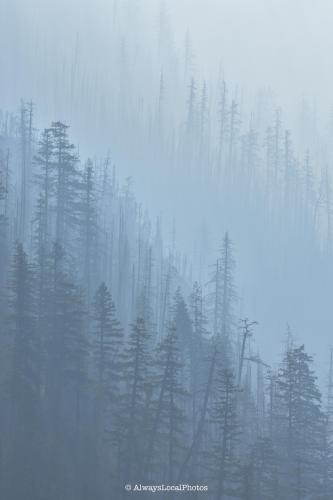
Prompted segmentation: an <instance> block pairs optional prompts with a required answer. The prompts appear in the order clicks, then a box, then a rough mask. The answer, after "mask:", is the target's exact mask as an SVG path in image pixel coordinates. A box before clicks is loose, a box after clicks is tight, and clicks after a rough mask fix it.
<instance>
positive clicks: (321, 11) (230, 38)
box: [145, 0, 333, 106]
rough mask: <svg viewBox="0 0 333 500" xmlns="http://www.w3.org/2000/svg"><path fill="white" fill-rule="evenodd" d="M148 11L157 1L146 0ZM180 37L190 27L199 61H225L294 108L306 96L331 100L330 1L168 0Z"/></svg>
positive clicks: (208, 65) (235, 75) (231, 72)
mask: <svg viewBox="0 0 333 500" xmlns="http://www.w3.org/2000/svg"><path fill="white" fill-rule="evenodd" d="M145 3H146V4H147V8H149V7H152V5H153V4H155V3H156V2H154V0H146V2H145ZM165 3H166V5H167V6H168V7H169V11H170V15H171V17H172V19H173V23H174V26H175V29H176V33H177V37H179V38H180V37H181V36H183V29H184V26H187V27H188V28H189V31H190V33H191V39H192V43H193V46H194V48H195V52H196V53H197V62H198V65H200V67H203V68H205V70H206V71H207V72H209V71H211V70H212V69H213V68H214V67H216V66H217V65H218V63H219V62H221V63H222V65H223V67H224V68H225V71H226V75H227V78H230V79H231V80H233V81H237V82H239V83H240V84H241V85H243V86H245V87H247V88H248V87H250V88H253V87H259V86H270V87H271V88H272V89H274V90H275V91H276V92H277V94H278V95H279V96H280V97H281V100H282V102H283V103H286V105H288V106H290V105H292V103H293V101H294V100H295V99H299V98H300V96H302V95H303V94H304V95H305V96H306V97H307V98H309V99H310V100H312V99H314V98H316V99H317V100H318V104H319V103H323V102H324V101H326V100H327V101H328V102H330V103H331V102H332V88H333V67H332V49H333V31H332V20H333V4H332V2H331V1H330V0H318V1H315V0H292V1H290V0H167V1H166V2H165Z"/></svg>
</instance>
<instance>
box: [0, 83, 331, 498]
mask: <svg viewBox="0 0 333 500" xmlns="http://www.w3.org/2000/svg"><path fill="white" fill-rule="evenodd" d="M192 91H193V87H192ZM189 103H190V104H189V113H190V112H191V101H189ZM232 109H234V110H236V108H235V105H234V107H232V108H231V111H232ZM34 112H35V107H34V105H33V104H32V103H25V102H22V103H21V107H20V113H19V114H4V113H3V114H2V120H1V135H0V186H1V187H0V197H1V198H0V199H1V219H0V220H1V246H0V249H1V258H0V264H1V268H0V270H1V273H0V280H1V283H0V286H1V324H0V327H1V332H0V334H1V336H0V341H1V364H0V380H1V385H0V397H1V413H0V428H1V436H0V443H1V447H0V449H1V456H0V491H1V498H4V499H6V500H20V499H22V498H26V499H27V500H44V499H46V498H47V499H48V500H53V499H54V500H59V499H62V500H72V499H86V500H88V499H89V500H90V499H92V498H94V499H96V500H99V499H100V500H104V499H105V500H106V499H110V498H111V499H115V500H119V499H122V498H129V497H131V496H132V495H134V496H135V495H136V493H135V492H128V491H126V489H125V488H124V486H125V485H126V484H131V485H132V488H134V486H135V484H141V485H162V484H165V485H176V484H188V485H193V486H194V485H201V486H207V487H208V492H194V491H193V492H192V493H188V494H189V495H190V498H211V499H217V500H220V499H229V498H239V499H244V500H245V499H246V500H249V499H252V500H260V499H262V500H269V499H274V500H278V499H281V500H287V499H290V500H292V499H305V498H309V499H313V500H319V499H322V500H329V499H331V498H332V489H333V440H332V418H333V406H332V403H333V399H332V397H333V393H332V388H333V363H332V357H331V369H330V373H329V374H328V378H329V385H328V391H326V389H325V392H324V394H321V391H320V389H319V386H318V383H317V379H316V375H315V373H314V370H313V359H312V357H311V356H310V355H309V354H308V353H307V351H306V349H305V347H304V345H303V344H302V342H296V341H295V340H294V339H293V336H292V333H291V332H290V331H289V332H287V336H286V340H285V343H284V344H283V346H282V347H281V351H282V354H281V355H280V360H279V363H278V366H277V367H275V366H270V365H269V364H268V363H266V362H265V360H263V359H262V358H261V356H260V353H259V351H258V344H255V343H254V338H255V336H256V328H257V320H258V321H260V318H247V317H242V316H240V315H239V307H238V303H239V291H238V287H237V280H236V267H237V262H236V252H237V247H236V246H235V243H234V242H233V238H232V234H230V233H228V232H225V233H224V234H220V235H219V239H220V246H219V248H217V251H216V259H215V261H213V262H211V265H210V266H209V269H208V271H207V272H208V274H209V276H210V278H209V282H208V283H207V282H203V283H198V282H192V280H191V266H190V264H189V263H188V262H187V260H186V259H185V257H182V256H181V255H180V253H179V252H178V251H177V246H176V243H175V241H174V242H173V244H172V245H165V244H164V243H163V235H162V227H161V222H160V220H156V221H151V220H150V218H149V215H148V214H147V213H146V211H145V209H144V207H142V206H141V205H140V203H139V202H138V201H137V200H136V198H135V195H134V193H133V190H132V187H131V179H127V180H126V181H125V183H124V184H122V185H120V183H119V181H118V177H117V171H116V167H115V166H114V165H113V164H112V162H111V161H110V159H109V158H105V159H104V160H103V161H96V160H90V159H87V160H84V159H82V158H80V155H79V152H78V150H77V148H76V147H75V146H74V145H73V144H72V142H71V138H70V128H69V126H68V125H66V124H64V123H61V122H53V123H51V124H50V126H49V127H48V128H46V129H45V130H43V131H37V130H36V129H35V127H34ZM235 113H236V111H235ZM222 116H223V115H222ZM230 116H231V120H232V116H233V115H232V112H231V115H230V112H229V114H228V117H229V118H228V119H229V120H230ZM235 117H236V114H235V116H234V118H235ZM191 120H192V117H191V115H190V114H189V117H188V127H191V126H192V125H191V124H192V122H191ZM235 120H236V118H235ZM221 123H222V122H221ZM231 123H233V122H232V121H231ZM235 123H236V122H235ZM279 127H280V125H279V122H278V121H277V122H276V124H275V135H274V133H273V131H272V130H271V131H270V132H269V134H270V135H268V143H267V146H266V147H267V152H268V153H267V154H268V158H267V161H268V167H269V168H271V167H272V166H273V165H274V161H276V159H277V158H282V156H281V157H280V156H276V154H277V153H276V154H275V156H274V154H273V149H272V148H273V144H274V143H273V142H272V141H273V137H275V138H276V134H277V131H278V130H279ZM230 130H232V129H230V128H229V132H228V134H229V135H228V137H229V139H228V145H227V144H226V145H225V147H226V151H227V153H225V152H223V155H225V154H227V155H229V162H228V163H225V164H223V165H224V168H225V169H226V168H227V167H226V165H229V167H228V168H230V169H231V165H232V163H230V162H231V158H232V157H233V156H232V155H233V145H234V143H233V140H232V139H231V138H230V137H231V135H230ZM221 134H222V135H221V143H220V144H221V148H222V146H223V147H224V143H223V141H222V138H223V128H222V125H221ZM251 137H252V139H253V136H252V135H248V136H246V137H245V138H244V140H243V141H242V142H241V144H242V145H243V146H244V144H246V145H247V148H246V150H245V151H247V154H246V156H245V157H244V158H248V161H250V160H249V156H248V154H252V153H253V151H254V150H253V149H251V148H252V147H254V146H253V141H252V139H251ZM244 141H245V142H244ZM197 144H200V142H197ZM235 144H236V143H235ZM251 144H252V146H251ZM275 144H276V143H275ZM235 147H236V146H235ZM270 148H271V149H270ZM284 148H285V149H284V165H285V166H288V167H289V159H290V158H291V157H290V156H288V154H287V153H288V151H289V148H290V144H289V135H288V134H286V135H285V142H284ZM251 151H252V153H251ZM279 151H280V150H279ZM244 154H245V153H244ZM279 154H280V153H279ZM281 154H282V153H281ZM221 155H222V151H221ZM196 157H197V158H200V157H199V156H196ZM221 157H222V156H221ZM274 158H275V160H274ZM244 161H245V160H244ZM242 165H245V163H242ZM305 165H306V168H307V170H306V172H307V173H308V177H307V179H308V181H309V182H310V180H309V179H310V166H309V161H308V160H307V163H306V164H305ZM290 172H292V170H291V171H290ZM273 173H274V171H273ZM280 174H281V172H280V171H276V175H279V176H280ZM225 175H226V176H227V175H228V174H225ZM230 175H231V177H230V178H229V180H230V182H232V175H233V174H232V172H231V174H230ZM244 175H245V174H244ZM246 175H249V171H247V174H246ZM286 175H287V173H286ZM290 175H291V174H290ZM291 178H293V179H295V177H294V175H293V176H292V177H291ZM225 179H228V177H225ZM273 179H274V176H273ZM268 180H271V178H270V177H269V178H268ZM286 182H287V181H286ZM293 182H294V181H293ZM268 185H269V183H268V184H267V186H268ZM288 185H289V184H288V183H285V191H284V194H283V195H284V196H285V197H287V198H288V199H289V194H288V193H289V191H288V189H287V188H288ZM306 186H307V189H308V190H309V191H307V190H305V191H304V192H305V193H307V195H308V196H310V192H312V191H310V185H306ZM293 199H294V196H291V195H290V203H291V202H292V200H293ZM308 201H309V200H308ZM286 203H287V201H286ZM302 213H303V212H302ZM308 216H309V213H308V212H307V211H305V212H304V217H305V219H304V220H305V221H306V220H307V219H306V217H308ZM267 335H269V332H267ZM328 357H329V356H328ZM151 494H152V493H151V492H148V493H145V492H142V491H141V492H140V493H137V495H138V496H139V497H141V498H150V495H151ZM177 494H178V493H175V492H174V493H172V492H167V493H158V492H157V493H155V496H156V497H157V498H162V497H163V498H168V500H171V499H173V498H175V497H176V495H177Z"/></svg>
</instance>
